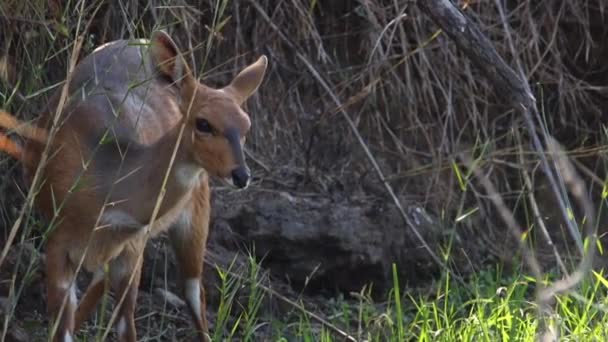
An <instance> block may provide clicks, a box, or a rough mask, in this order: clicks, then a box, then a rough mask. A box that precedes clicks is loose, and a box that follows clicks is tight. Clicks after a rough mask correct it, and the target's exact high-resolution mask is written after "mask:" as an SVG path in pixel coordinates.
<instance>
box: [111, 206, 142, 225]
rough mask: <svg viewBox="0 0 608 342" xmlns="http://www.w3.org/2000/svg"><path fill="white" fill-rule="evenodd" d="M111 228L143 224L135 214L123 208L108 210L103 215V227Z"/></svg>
mask: <svg viewBox="0 0 608 342" xmlns="http://www.w3.org/2000/svg"><path fill="white" fill-rule="evenodd" d="M108 226H109V227H111V228H119V229H120V228H127V229H134V228H137V229H139V228H141V227H142V226H143V225H142V224H141V223H140V222H138V221H137V220H136V219H135V218H133V216H131V215H129V214H127V213H126V212H124V211H122V210H108V211H106V212H105V213H104V214H103V216H102V217H101V227H108Z"/></svg>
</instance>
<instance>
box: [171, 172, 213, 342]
mask: <svg viewBox="0 0 608 342" xmlns="http://www.w3.org/2000/svg"><path fill="white" fill-rule="evenodd" d="M209 207H210V203H209V185H208V183H207V179H206V178H205V180H204V182H203V184H201V186H200V188H199V189H198V190H197V191H196V192H195V193H194V194H193V198H192V202H191V205H190V206H189V207H188V208H187V209H186V210H184V212H183V213H182V214H181V217H180V219H179V220H178V222H177V223H176V224H175V225H174V226H173V227H172V228H171V230H170V231H169V233H170V237H171V242H172V244H173V249H174V251H175V255H176V257H177V263H178V265H179V266H178V267H179V268H180V272H181V276H182V286H183V296H184V298H185V299H186V303H187V304H188V308H189V309H190V314H191V315H192V319H193V322H194V325H195V326H196V328H197V330H198V334H199V337H200V340H201V341H208V340H209V338H208V337H207V336H208V333H209V330H208V325H207V316H206V313H207V305H206V302H205V290H204V288H203V286H202V283H201V276H202V273H203V262H204V256H205V248H206V244H207V235H208V232H209Z"/></svg>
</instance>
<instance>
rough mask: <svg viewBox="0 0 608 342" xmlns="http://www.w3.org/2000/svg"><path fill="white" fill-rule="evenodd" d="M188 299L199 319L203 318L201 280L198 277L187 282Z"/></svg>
mask: <svg viewBox="0 0 608 342" xmlns="http://www.w3.org/2000/svg"><path fill="white" fill-rule="evenodd" d="M184 292H185V295H186V301H187V302H188V303H189V304H190V307H191V308H192V311H194V315H195V316H196V318H198V320H201V319H202V317H203V316H202V312H201V281H200V279H198V278H190V279H188V280H186V284H185V291H184Z"/></svg>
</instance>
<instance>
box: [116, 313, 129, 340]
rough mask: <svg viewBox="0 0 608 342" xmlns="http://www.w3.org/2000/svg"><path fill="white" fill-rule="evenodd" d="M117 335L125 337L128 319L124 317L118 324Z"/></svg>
mask: <svg viewBox="0 0 608 342" xmlns="http://www.w3.org/2000/svg"><path fill="white" fill-rule="evenodd" d="M116 333H117V334H118V336H119V337H122V336H124V335H125V334H126V333H127V318H126V317H124V316H122V317H121V318H120V320H119V321H118V323H117V324H116Z"/></svg>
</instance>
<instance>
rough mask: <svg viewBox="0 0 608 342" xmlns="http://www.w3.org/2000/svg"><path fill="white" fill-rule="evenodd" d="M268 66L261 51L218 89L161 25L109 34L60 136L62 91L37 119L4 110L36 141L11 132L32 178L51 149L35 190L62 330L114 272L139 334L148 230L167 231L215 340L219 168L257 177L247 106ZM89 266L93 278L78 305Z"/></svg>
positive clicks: (8, 148) (66, 333) (9, 147)
mask: <svg viewBox="0 0 608 342" xmlns="http://www.w3.org/2000/svg"><path fill="white" fill-rule="evenodd" d="M266 67H267V58H266V57H265V56H261V57H260V58H259V59H258V60H257V61H256V62H255V63H253V64H251V65H249V66H248V67H246V68H245V69H243V70H242V71H241V72H240V73H238V75H236V77H234V79H233V80H232V81H231V82H230V83H229V84H228V85H227V86H225V87H222V88H219V89H215V88H211V87H209V86H206V85H204V84H202V83H200V82H199V81H198V80H197V79H196V78H195V77H194V75H193V73H192V71H191V70H190V68H189V67H188V64H187V63H186V60H185V58H184V56H183V55H182V54H181V53H180V51H179V49H178V47H177V45H176V44H175V42H174V41H173V40H172V39H171V37H170V36H169V35H168V34H167V33H165V32H163V31H156V32H154V33H153V34H152V37H151V39H150V40H118V41H113V42H109V43H106V44H104V45H102V46H100V47H98V48H97V49H96V50H95V51H94V52H93V53H91V54H90V55H88V56H87V57H85V58H84V59H83V60H82V61H80V62H79V63H78V64H77V65H76V67H75V68H74V71H73V73H72V78H71V82H70V83H69V88H68V98H67V101H66V102H65V106H64V107H63V109H62V110H61V112H60V114H61V116H60V117H59V119H58V121H57V125H56V130H55V132H56V133H55V134H54V137H53V139H51V138H50V136H49V134H50V132H51V126H52V124H53V120H54V115H55V112H56V110H57V107H58V105H59V102H60V101H59V99H60V94H61V90H58V91H57V92H56V93H55V94H54V95H53V96H52V97H51V100H50V102H49V106H48V108H47V109H46V110H45V111H44V112H43V113H42V115H41V116H40V117H39V119H38V120H37V121H36V123H35V124H30V125H28V124H26V123H23V122H20V121H18V120H16V119H15V118H14V117H13V116H11V115H10V114H8V113H6V112H2V113H1V115H0V125H2V126H4V127H7V128H12V129H14V130H15V132H17V133H18V134H21V135H22V136H23V137H24V138H25V139H24V140H25V144H24V145H23V147H21V145H20V144H17V143H15V142H14V141H13V140H11V139H9V138H8V137H7V136H6V135H2V136H0V148H1V149H3V150H4V151H5V152H7V153H9V154H10V155H12V156H14V157H16V158H18V159H19V160H20V161H21V163H22V164H23V169H24V177H25V180H26V183H28V185H29V186H30V187H31V185H32V184H31V182H32V179H33V176H34V174H35V172H36V170H37V169H38V166H39V164H40V163H41V162H40V161H41V159H42V157H43V153H44V151H45V148H48V150H47V152H48V154H47V155H48V160H47V161H46V163H43V164H45V165H40V166H41V169H40V171H39V172H41V174H40V175H41V178H40V180H41V182H40V186H39V187H38V188H36V189H30V191H36V192H37V195H36V198H35V202H34V203H35V206H36V208H37V210H38V211H39V212H40V213H41V214H42V215H43V216H44V217H45V219H46V220H48V222H51V223H52V224H51V228H50V233H49V236H48V240H47V242H46V278H47V306H48V311H49V314H50V316H51V318H52V321H53V322H54V327H55V328H56V329H50V332H53V333H54V339H55V340H61V341H72V340H73V334H74V332H75V330H76V329H77V328H78V326H79V325H80V324H81V323H82V322H83V321H84V320H85V319H86V318H87V317H88V316H89V315H90V313H91V311H92V310H94V309H95V307H96V304H97V302H98V301H99V299H100V298H101V296H102V295H103V293H104V291H105V286H104V284H105V282H104V279H105V277H106V276H107V277H109V283H110V286H111V287H112V289H113V290H114V292H115V296H116V301H117V303H119V302H120V299H123V298H124V300H123V301H122V304H121V306H120V307H119V308H117V310H118V311H117V312H118V316H117V317H116V320H115V322H116V325H115V328H116V332H117V334H118V336H119V339H120V340H122V341H135V340H136V331H135V323H134V310H135V305H136V297H137V290H138V284H139V278H140V274H141V268H142V261H141V260H142V258H141V257H140V255H141V254H142V252H143V249H144V247H145V244H146V242H147V241H148V239H149V238H150V237H153V236H156V235H158V234H159V233H161V232H163V231H168V234H169V237H170V240H171V242H172V246H173V249H174V251H175V255H176V258H177V262H178V265H179V268H180V271H181V276H182V277H181V278H182V281H181V283H182V290H183V296H184V298H185V300H186V303H187V305H188V308H189V310H190V313H191V316H192V319H193V321H194V324H195V326H196V329H197V331H198V333H199V337H200V339H201V340H205V339H206V336H207V333H208V328H207V320H206V317H205V312H206V304H205V292H204V289H203V287H202V284H201V275H202V271H203V258H204V255H205V246H206V241H207V235H208V232H209V212H210V201H209V200H210V193H209V177H216V178H218V179H220V180H223V181H225V182H226V183H228V184H230V185H232V186H234V187H236V188H241V189H243V188H246V187H247V186H248V184H249V182H250V179H251V175H250V170H249V168H248V167H247V165H246V163H245V157H244V154H243V145H244V143H245V137H246V135H247V133H248V131H249V129H250V126H251V121H250V118H249V115H248V114H247V113H246V112H245V111H244V110H243V108H242V105H243V103H244V102H245V101H246V100H247V98H249V97H250V96H251V95H252V94H254V93H255V92H256V91H257V89H258V87H259V86H260V83H261V82H262V80H263V78H264V74H265V72H266ZM47 145H48V147H46V146H47ZM160 194H162V195H163V196H160ZM160 198H162V202H161V201H160V200H159V199H160ZM154 218H155V220H153V219H154ZM79 266H82V267H83V268H84V269H85V270H87V271H89V272H92V273H93V280H92V281H91V284H90V285H89V287H88V289H87V290H86V291H85V293H84V295H83V297H82V300H81V301H80V303H79V304H78V303H77V298H76V288H75V280H74V279H75V276H76V271H77V269H78V268H79Z"/></svg>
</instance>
